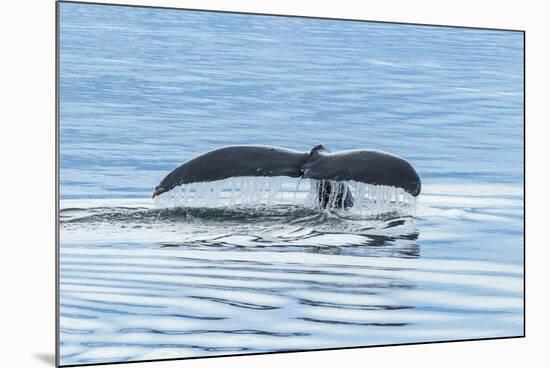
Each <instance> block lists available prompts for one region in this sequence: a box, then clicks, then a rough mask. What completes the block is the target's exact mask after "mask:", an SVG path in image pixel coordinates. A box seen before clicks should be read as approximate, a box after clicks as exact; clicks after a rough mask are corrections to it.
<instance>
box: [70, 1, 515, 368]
mask: <svg viewBox="0 0 550 368" xmlns="http://www.w3.org/2000/svg"><path fill="white" fill-rule="evenodd" d="M60 21H61V28H60V37H61V44H60V47H61V49H60V98H61V102H60V198H61V199H60V200H61V211H60V228H61V230H60V329H61V330H60V336H61V340H60V354H61V364H83V363H102V362H113V361H133V360H143V359H157V358H158V359H160V358H185V357H196V356H210V355H226V354H246V353H256V352H272V351H288V350H305V349H321V348H331V347H343V346H365V345H380V344H397V343H410V342H423V341H434V340H457V339H472V338H485V337H502V336H518V335H522V334H523V34H522V33H519V32H505V31H493V30H474V29H459V28H446V27H428V26H412V25H397V24H381V23H372V22H351V21H334V20H322V19H304V18H289V17H273V16H252V15H242V14H225V13H212V12H192V11H179V10H166V9H148V8H131V7H116V6H102V5H89V4H70V3H62V4H60ZM319 143H322V144H324V145H326V146H328V147H330V149H332V150H333V151H338V150H345V149H354V148H373V149H380V150H384V151H388V152H392V153H394V154H397V155H399V156H402V157H404V158H406V159H407V160H409V161H410V162H411V163H412V164H413V166H414V167H415V168H416V170H417V171H418V173H419V174H420V177H421V178H422V183H423V187H422V194H421V195H420V197H419V198H418V200H417V204H416V210H415V212H414V213H413V214H408V215H401V216H398V217H383V218H372V217H368V218H355V217H354V218H349V217H346V216H342V214H335V213H332V212H330V211H319V210H316V209H311V208H307V207H303V206H301V205H300V204H299V203H296V204H290V205H289V204H285V205H275V204H274V205H272V206H265V205H262V206H257V207H255V208H250V207H247V208H241V207H238V206H236V207H232V206H220V207H216V206H214V207H215V208H202V207H201V208H190V207H178V208H171V209H163V208H159V207H158V204H157V205H156V204H155V203H154V202H153V200H152V199H151V194H152V191H153V189H154V187H155V186H156V185H157V184H158V183H159V181H160V180H161V179H162V178H163V177H164V176H165V175H166V174H167V173H168V172H169V171H170V170H172V169H173V168H174V167H176V166H178V165H179V164H181V163H183V162H184V161H186V160H188V159H190V158H192V157H194V156H195V155H198V154H200V153H202V152H205V151H208V150H210V149H214V148H217V147H219V146H225V145H232V144H265V145H276V146H282V147H287V148H292V149H297V150H302V151H307V150H310V149H311V148H312V147H313V146H314V145H316V144H319ZM291 185H293V184H292V183H291ZM292 198H293V197H292ZM215 200H216V199H215V198H214V199H213V201H214V202H215Z"/></svg>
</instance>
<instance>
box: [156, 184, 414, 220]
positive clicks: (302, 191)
mask: <svg viewBox="0 0 550 368" xmlns="http://www.w3.org/2000/svg"><path fill="white" fill-rule="evenodd" d="M326 188H330V189H329V190H327V189H326ZM350 197H351V198H352V203H351V205H350V203H349V198H350ZM154 201H155V206H156V207H157V208H159V209H162V208H177V207H183V208H240V209H250V210H254V209H261V208H265V207H270V206H285V205H288V206H303V207H304V208H308V209H316V210H319V211H324V212H328V213H335V214H337V215H338V217H344V218H349V219H353V218H355V217H388V218H391V217H394V216H395V217H403V216H414V215H415V208H416V198H415V197H414V196H412V195H411V194H409V193H407V192H406V191H405V190H403V189H402V188H397V187H392V186H385V185H373V184H367V183H362V182H356V181H352V180H350V181H335V180H315V179H302V178H299V179H292V178H286V177H277V176H276V177H255V176H254V177H246V176H243V177H232V178H228V179H223V180H216V181H209V182H195V183H189V184H182V185H179V186H177V187H175V188H173V189H172V190H170V191H167V192H165V193H162V194H160V195H157V196H155V198H154Z"/></svg>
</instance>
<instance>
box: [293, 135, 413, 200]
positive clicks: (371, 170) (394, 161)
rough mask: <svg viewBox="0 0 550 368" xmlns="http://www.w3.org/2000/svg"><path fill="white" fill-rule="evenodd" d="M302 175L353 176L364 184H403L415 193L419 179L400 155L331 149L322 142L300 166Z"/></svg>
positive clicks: (362, 150) (372, 151)
mask: <svg viewBox="0 0 550 368" xmlns="http://www.w3.org/2000/svg"><path fill="white" fill-rule="evenodd" d="M302 170H303V177H304V178H310V179H317V180H335V181H345V180H354V181H358V182H362V183H366V184H373V185H386V186H392V187H397V188H402V189H403V190H405V191H406V192H407V193H409V194H411V195H413V196H415V197H416V196H418V195H419V194H420V189H421V182H420V177H419V176H418V174H417V173H416V171H415V169H414V168H413V167H412V165H411V164H410V163H409V162H408V161H406V160H404V159H402V158H401V157H398V156H395V155H392V154H390V153H386V152H382V151H376V150H364V149H359V150H349V151H340V152H336V153H330V152H329V151H328V150H327V149H325V147H323V146H322V145H319V146H316V147H314V148H313V150H311V152H310V156H309V158H308V160H307V161H306V162H305V163H304V165H303V166H302Z"/></svg>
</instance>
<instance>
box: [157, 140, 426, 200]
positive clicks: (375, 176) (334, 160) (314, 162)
mask: <svg viewBox="0 0 550 368" xmlns="http://www.w3.org/2000/svg"><path fill="white" fill-rule="evenodd" d="M273 176H288V177H293V178H307V179H315V191H316V193H317V202H318V204H319V206H320V207H321V208H326V207H338V208H348V207H352V206H353V204H354V198H353V195H352V193H351V191H350V188H349V187H348V186H347V185H346V184H345V182H346V181H355V182H360V183H366V184H371V185H380V186H390V187H396V188H401V189H403V190H404V191H405V192H407V193H409V194H410V195H412V196H414V197H416V196H418V195H419V194H420V189H421V182H420V177H419V176H418V174H417V173H416V171H415V170H414V168H413V167H412V165H411V164H410V163H409V162H407V161H406V160H404V159H402V158H400V157H398V156H395V155H392V154H389V153H386V152H382V151H376V150H366V149H360V150H349V151H341V152H335V153H331V152H330V151H329V150H328V149H327V148H325V147H324V146H323V145H317V146H315V147H314V148H313V149H312V150H311V151H310V152H300V151H295V150H290V149H286V148H280V147H271V146H228V147H222V148H218V149H215V150H212V151H209V152H206V153H204V154H202V155H199V156H197V157H195V158H193V159H191V160H189V161H187V162H185V163H184V164H182V165H180V166H178V167H177V168H175V169H174V170H173V171H172V172H170V173H169V174H168V175H166V177H165V178H164V179H163V180H162V181H161V182H160V184H159V185H158V186H157V187H156V188H155V191H154V193H153V198H154V197H156V196H158V195H160V194H162V193H165V192H167V191H169V190H171V189H173V188H175V187H177V186H180V185H182V184H191V183H199V182H211V181H217V180H223V179H227V178H232V177H273Z"/></svg>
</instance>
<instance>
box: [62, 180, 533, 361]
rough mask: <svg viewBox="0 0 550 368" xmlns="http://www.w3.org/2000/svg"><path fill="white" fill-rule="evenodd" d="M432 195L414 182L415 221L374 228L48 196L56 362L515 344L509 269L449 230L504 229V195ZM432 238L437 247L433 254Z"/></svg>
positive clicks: (507, 221)
mask: <svg viewBox="0 0 550 368" xmlns="http://www.w3.org/2000/svg"><path fill="white" fill-rule="evenodd" d="M430 189H434V190H437V191H438V193H433V192H432V193H430ZM496 189H497V188H495V190H496ZM446 190H448V189H447V188H446V187H445V186H443V187H433V188H430V187H428V188H427V189H426V191H427V192H426V193H425V195H424V197H423V198H422V199H424V200H423V201H422V200H421V201H420V202H419V208H418V209H417V212H418V213H419V214H420V216H418V217H414V218H413V217H402V218H391V217H390V218H386V219H383V218H382V219H380V218H354V219H350V218H349V217H348V218H346V217H340V216H339V213H333V212H330V211H318V210H312V209H309V208H304V207H300V206H274V207H271V208H266V207H259V208H252V207H248V208H231V207H229V208H178V209H157V208H155V207H154V204H153V203H152V202H151V201H149V200H143V201H136V200H107V201H99V200H97V201H90V200H87V201H86V203H88V207H86V206H83V202H82V201H72V200H68V201H63V202H62V203H63V205H62V210H61V230H62V239H64V241H63V243H62V248H61V259H60V265H61V295H62V298H61V327H62V328H61V336H62V349H61V350H62V360H63V361H64V362H66V363H67V364H70V363H71V362H78V363H94V362H105V361H115V360H140V359H153V358H167V357H188V356H199V355H200V356H202V355H219V354H240V353H247V352H265V351H289V350H304V349H318V348H330V347H339V346H362V345H370V344H372V345H374V344H376V345H379V344H392V343H404V342H421V341H432V340H453V339H468V338H479V337H496V336H509V335H519V334H521V333H522V328H523V324H522V311H523V299H522V295H523V281H522V276H523V270H522V266H521V264H518V263H507V262H498V261H487V260H485V258H488V257H489V256H490V253H491V252H493V251H491V250H490V249H489V248H487V249H478V250H477V252H478V255H477V256H476V252H472V251H468V247H469V246H470V245H471V244H472V245H477V244H479V242H478V240H477V239H473V240H468V239H467V238H466V237H465V236H464V235H465V234H466V233H467V232H468V230H467V229H468V228H469V226H470V225H474V226H476V227H478V226H482V225H483V226H486V227H487V229H489V228H493V229H498V228H500V227H502V226H508V227H509V229H510V230H511V229H513V227H514V226H515V225H514V219H513V215H512V216H511V214H513V213H514V211H515V209H516V208H520V207H521V200H520V198H519V197H516V196H511V197H510V198H508V199H502V196H500V195H498V194H497V195H491V194H486V195H481V196H479V198H478V200H477V201H474V202H475V203H478V205H477V206H472V199H471V197H470V196H468V195H467V194H465V193H462V194H460V193H457V188H453V189H452V190H451V191H450V192H452V194H451V193H448V192H446ZM502 190H503V191H508V190H509V189H507V188H502ZM478 192H479V193H482V192H483V190H482V189H479V190H478ZM509 193H510V192H509ZM510 194H512V193H510ZM147 203H148V204H147ZM488 203H492V205H490V206H487V204H488ZM466 204H468V205H469V206H471V207H470V208H467V206H466ZM518 206H519V207H518ZM463 209H467V210H463ZM480 216H481V217H480ZM447 221H450V222H451V223H452V224H453V225H452V226H449V225H445V224H446V222H447ZM427 223H432V224H433V225H432V226H429V227H427V226H424V224H427ZM441 226H449V227H448V229H449V231H448V232H447V233H443V234H439V228H440V227H441ZM460 229H461V230H462V231H463V232H464V234H460V231H459V230H460ZM451 230H455V231H456V232H457V233H456V234H453V232H452V231H451ZM484 232H490V231H488V230H486V231H484ZM421 244H423V245H422V246H421ZM440 244H445V247H446V248H447V250H449V251H446V250H443V252H444V254H445V255H446V256H445V257H435V258H434V257H433V256H431V255H430V254H436V255H437V252H434V251H433V250H431V248H433V247H434V245H437V248H438V250H441V249H440V248H441V245H440ZM424 247H426V248H427V252H426V253H427V254H426V255H424V254H423V248H424ZM461 248H462V249H463V252H464V254H454V253H455V252H460V251H462V250H461ZM468 254H470V255H472V254H473V255H474V256H475V258H472V257H467V255H468ZM482 254H485V256H482ZM445 258H446V259H445Z"/></svg>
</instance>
